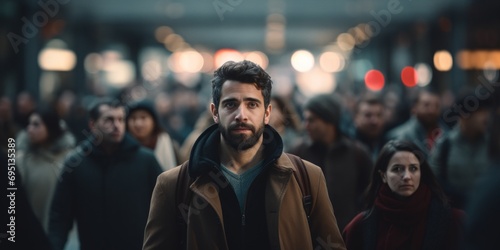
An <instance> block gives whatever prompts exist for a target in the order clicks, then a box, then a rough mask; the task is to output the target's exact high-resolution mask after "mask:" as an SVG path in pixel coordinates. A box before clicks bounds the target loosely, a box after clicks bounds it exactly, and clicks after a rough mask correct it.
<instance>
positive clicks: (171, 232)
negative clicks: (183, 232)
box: [143, 167, 180, 250]
mask: <svg viewBox="0 0 500 250" xmlns="http://www.w3.org/2000/svg"><path fill="white" fill-rule="evenodd" d="M179 169H180V168H179V167H176V168H173V169H171V170H169V171H166V172H164V173H162V174H161V175H159V176H158V178H157V180H156V186H155V188H154V190H153V195H152V198H151V206H150V209H149V217H148V222H147V224H146V229H145V232H144V245H143V249H144V250H146V249H147V250H152V249H171V248H172V247H174V246H176V245H177V244H178V240H179V238H180V237H179V236H178V233H179V232H178V230H177V228H178V225H177V224H178V223H177V220H176V212H177V211H176V209H177V208H176V202H175V187H176V184H177V177H178V175H179Z"/></svg>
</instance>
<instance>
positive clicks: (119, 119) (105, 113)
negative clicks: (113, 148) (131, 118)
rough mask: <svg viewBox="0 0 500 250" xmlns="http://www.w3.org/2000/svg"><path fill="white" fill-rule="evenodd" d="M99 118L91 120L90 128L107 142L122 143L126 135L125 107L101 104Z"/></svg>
mask: <svg viewBox="0 0 500 250" xmlns="http://www.w3.org/2000/svg"><path fill="white" fill-rule="evenodd" d="M99 114H100V116H99V118H97V120H95V121H94V120H91V121H90V128H91V129H92V131H93V132H94V133H96V134H98V135H101V136H102V139H103V141H104V142H106V143H110V144H117V143H120V142H121V141H122V139H123V136H124V135H125V108H124V107H111V106H109V105H101V106H100V107H99Z"/></svg>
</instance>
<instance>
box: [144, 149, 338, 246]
mask: <svg viewBox="0 0 500 250" xmlns="http://www.w3.org/2000/svg"><path fill="white" fill-rule="evenodd" d="M305 165H306V168H307V171H308V174H309V178H310V182H311V195H312V210H311V224H310V227H311V232H312V233H311V234H310V232H309V225H308V222H307V218H306V215H305V212H304V209H303V205H302V200H301V199H302V192H301V190H300V187H299V184H298V182H297V180H295V178H294V177H293V176H294V175H293V174H292V171H297V169H296V167H295V166H294V165H293V164H292V163H291V161H290V159H289V158H288V157H287V156H286V155H285V154H282V155H281V157H280V158H279V159H278V160H277V161H276V163H275V164H274V165H273V166H272V167H271V169H270V171H269V175H268V179H267V186H266V190H265V194H266V196H265V203H266V204H265V206H266V214H267V215H266V218H267V225H268V232H269V240H270V243H271V246H273V249H301V250H302V249H304V250H307V249H313V245H314V246H321V249H345V245H344V242H343V240H342V237H341V234H340V232H339V229H338V227H337V221H336V219H335V216H334V214H333V208H332V206H331V203H330V200H329V198H328V193H327V189H326V184H325V177H324V176H323V173H322V171H321V169H320V168H319V167H317V166H315V165H313V164H312V163H310V162H305ZM179 169H180V168H179V167H177V168H174V169H171V170H169V171H167V172H164V173H163V174H161V175H160V176H159V177H158V180H157V183H156V187H155V189H154V192H153V197H152V200H151V210H150V212H149V218H148V222H147V225H146V230H145V237H144V247H143V249H145V250H150V249H171V248H172V246H176V245H178V240H179V239H178V238H177V237H175V235H177V231H178V230H179V228H178V226H179V224H178V223H177V222H176V205H175V204H176V202H175V195H176V192H175V189H176V184H177V179H178V176H179ZM214 181H215V180H214V179H213V178H212V177H210V176H209V175H202V176H199V177H198V178H196V180H195V181H194V183H193V184H192V185H191V186H190V189H191V190H192V191H193V196H192V199H191V203H190V206H189V212H188V224H187V248H188V249H228V247H227V243H226V238H225V237H226V234H225V232H224V223H223V221H222V220H223V219H222V218H223V215H222V208H221V201H220V199H219V194H218V192H217V188H216V185H215V184H214Z"/></svg>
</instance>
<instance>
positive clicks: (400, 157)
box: [380, 151, 420, 197]
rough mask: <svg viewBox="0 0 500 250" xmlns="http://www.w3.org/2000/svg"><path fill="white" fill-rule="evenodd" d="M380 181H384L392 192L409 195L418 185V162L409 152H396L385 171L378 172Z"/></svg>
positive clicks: (404, 195)
mask: <svg viewBox="0 0 500 250" xmlns="http://www.w3.org/2000/svg"><path fill="white" fill-rule="evenodd" d="M380 176H381V177H382V182H384V183H386V184H387V185H388V186H389V188H390V189H391V190H392V192H394V193H396V194H398V195H400V196H403V197H409V196H411V195H412V194H413V193H415V191H417V189H418V187H419V186H420V162H419V161H418V158H417V157H416V156H415V155H414V154H413V153H411V152H408V151H399V152H396V153H395V154H394V155H393V156H392V158H391V160H390V161H389V165H388V166H387V169H386V171H385V172H380Z"/></svg>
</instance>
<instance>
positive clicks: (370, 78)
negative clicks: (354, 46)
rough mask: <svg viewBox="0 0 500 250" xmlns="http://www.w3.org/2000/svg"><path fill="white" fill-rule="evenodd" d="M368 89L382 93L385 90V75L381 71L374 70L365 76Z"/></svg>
mask: <svg viewBox="0 0 500 250" xmlns="http://www.w3.org/2000/svg"><path fill="white" fill-rule="evenodd" d="M365 84H366V87H367V88H368V89H369V90H371V91H380V90H382V89H383V88H384V84H385V79H384V74H382V72H380V71H379V70H376V69H372V70H369V71H368V72H366V74H365Z"/></svg>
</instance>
